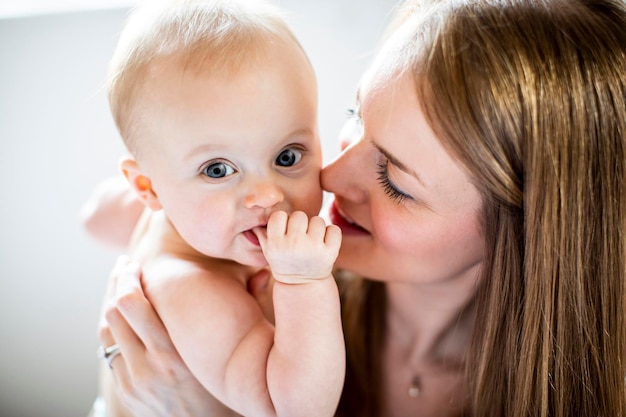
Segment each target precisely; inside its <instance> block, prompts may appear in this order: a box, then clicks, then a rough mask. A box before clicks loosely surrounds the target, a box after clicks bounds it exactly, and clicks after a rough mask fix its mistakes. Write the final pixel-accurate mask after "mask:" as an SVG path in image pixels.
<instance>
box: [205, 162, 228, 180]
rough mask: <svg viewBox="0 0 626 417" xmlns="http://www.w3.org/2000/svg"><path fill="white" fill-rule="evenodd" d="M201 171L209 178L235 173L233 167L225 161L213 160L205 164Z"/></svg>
mask: <svg viewBox="0 0 626 417" xmlns="http://www.w3.org/2000/svg"><path fill="white" fill-rule="evenodd" d="M202 173H203V174H204V175H206V176H207V177H210V178H224V177H227V176H229V175H232V174H234V173H235V169H234V168H233V167H232V166H230V165H228V164H227V163H225V162H215V163H212V164H209V165H207V166H206V167H205V168H204V169H203V170H202Z"/></svg>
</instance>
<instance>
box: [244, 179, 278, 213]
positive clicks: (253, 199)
mask: <svg viewBox="0 0 626 417" xmlns="http://www.w3.org/2000/svg"><path fill="white" fill-rule="evenodd" d="M284 198H285V196H284V194H283V192H282V190H281V189H280V187H278V186H277V185H276V184H274V183H273V182H270V181H263V182H257V183H255V184H254V186H253V187H252V188H251V190H250V192H249V193H248V195H247V196H246V197H245V202H244V205H245V207H246V208H254V207H261V208H269V207H273V206H275V205H276V204H278V203H280V202H282V201H283V200H284Z"/></svg>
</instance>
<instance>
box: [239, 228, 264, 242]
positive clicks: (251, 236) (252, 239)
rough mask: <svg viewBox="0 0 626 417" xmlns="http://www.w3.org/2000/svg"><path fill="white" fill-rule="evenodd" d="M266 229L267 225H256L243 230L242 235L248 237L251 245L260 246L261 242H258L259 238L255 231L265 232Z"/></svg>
mask: <svg viewBox="0 0 626 417" xmlns="http://www.w3.org/2000/svg"><path fill="white" fill-rule="evenodd" d="M266 229H267V226H257V227H254V228H252V229H248V230H246V231H245V232H243V235H244V236H245V237H246V239H248V240H249V241H250V242H251V243H252V244H253V245H255V246H261V244H260V243H259V238H258V236H257V233H265V231H266Z"/></svg>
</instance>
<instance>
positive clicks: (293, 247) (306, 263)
mask: <svg viewBox="0 0 626 417" xmlns="http://www.w3.org/2000/svg"><path fill="white" fill-rule="evenodd" d="M256 235H257V237H258V238H259V242H260V243H261V248H262V249H263V253H264V255H265V258H266V259H267V262H268V263H269V265H270V268H271V269H272V275H274V278H275V279H276V280H277V281H280V282H283V283H286V284H301V283H305V282H307V281H310V280H315V279H322V278H326V277H328V276H329V275H330V274H331V271H332V269H333V264H334V262H335V259H336V258H337V255H338V254H339V246H340V245H341V229H339V227H337V226H335V225H330V226H326V223H325V222H324V220H323V219H322V218H321V217H318V216H315V217H311V219H309V218H308V217H307V215H306V214H305V213H303V212H301V211H295V212H293V213H291V215H288V214H287V213H285V212H284V211H277V212H274V213H272V215H271V216H270V218H269V220H268V222H267V233H266V234H264V233H260V232H259V231H257V233H256Z"/></svg>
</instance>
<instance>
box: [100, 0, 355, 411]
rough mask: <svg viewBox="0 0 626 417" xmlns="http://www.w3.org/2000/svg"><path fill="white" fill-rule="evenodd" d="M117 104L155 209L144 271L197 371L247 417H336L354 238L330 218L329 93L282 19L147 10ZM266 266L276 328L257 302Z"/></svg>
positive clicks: (136, 178)
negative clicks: (344, 274)
mask: <svg viewBox="0 0 626 417" xmlns="http://www.w3.org/2000/svg"><path fill="white" fill-rule="evenodd" d="M109 101H110V104H111V111H112V113H113V116H114V119H115V122H116V124H117V127H118V129H119V132H120V134H121V136H122V138H123V140H124V143H125V145H126V147H127V149H128V151H129V153H130V154H131V156H129V157H125V158H124V159H123V160H122V162H121V168H122V171H123V173H124V175H125V176H126V178H127V179H128V182H129V184H130V186H131V187H132V188H133V189H134V190H135V191H136V193H137V195H138V197H139V199H140V200H141V201H142V202H143V203H144V204H145V206H146V207H147V208H148V210H146V212H145V213H144V215H143V216H142V218H141V220H140V222H139V224H138V225H137V227H136V229H135V232H134V234H133V237H132V240H131V249H130V251H131V258H132V259H135V260H137V261H138V262H140V264H141V265H142V270H143V284H144V287H145V288H144V289H145V292H146V294H147V296H148V298H149V300H150V302H151V303H152V304H153V305H154V307H155V309H156V310H157V312H158V314H159V316H160V317H161V320H162V321H163V323H164V324H165V326H166V328H167V330H168V332H169V334H170V336H171V338H172V341H173V342H174V344H175V346H176V348H177V350H178V351H179V353H180V355H181V357H182V358H183V360H184V361H185V362H186V364H187V365H188V367H189V368H190V370H191V371H192V372H193V374H194V375H195V376H196V378H197V379H198V380H199V381H200V382H201V383H202V384H203V385H204V387H205V388H206V389H207V390H208V391H209V392H210V393H211V394H213V395H214V396H215V397H216V398H217V399H218V400H219V401H221V402H223V403H224V404H226V405H227V406H228V407H230V408H231V409H233V410H235V411H236V412H237V413H240V414H243V415H246V416H273V415H280V416H295V415H298V416H307V415H313V414H312V411H309V410H313V409H314V410H317V411H318V410H319V409H320V404H324V405H325V409H326V410H327V413H325V414H326V415H328V416H331V415H333V414H334V411H335V408H336V406H337V403H338V401H339V397H338V395H337V394H336V393H339V392H341V386H342V384H343V379H344V369H345V363H344V362H345V358H344V356H345V353H344V343H343V334H342V328H341V320H340V311H339V297H338V291H337V286H336V284H335V280H334V278H333V276H332V273H331V271H332V267H333V263H334V260H335V258H336V256H337V254H338V251H339V246H340V243H341V232H340V230H339V229H338V228H337V227H336V226H332V225H330V226H326V224H325V222H324V220H322V218H320V217H318V216H317V213H318V211H319V209H320V206H321V202H322V189H321V186H320V182H319V174H320V169H321V163H322V162H321V159H322V154H321V148H320V141H319V137H318V128H317V92H316V80H315V75H314V72H313V69H312V67H311V65H310V62H309V60H308V58H307V56H306V54H305V53H304V51H303V50H302V48H301V46H300V45H299V43H298V41H297V40H296V38H295V36H294V35H293V34H292V32H291V31H290V29H289V28H288V26H287V25H286V23H285V22H284V20H283V18H282V16H281V14H280V12H279V11H278V10H277V9H276V8H275V7H274V6H271V5H268V4H265V3H262V2H259V1H243V0H241V1H239V0H237V1H233V0H223V1H222V0H215V1H213V0H196V1H193V0H190V1H182V0H181V1H169V2H147V3H146V5H144V6H140V7H138V8H136V9H135V11H134V12H133V14H132V15H131V17H130V19H129V21H128V23H127V25H126V27H125V29H124V31H123V33H122V35H121V37H120V41H119V44H118V47H117V49H116V52H115V54H114V57H113V60H112V62H111V69H110V80H109ZM268 265H269V268H270V270H271V274H272V275H273V277H274V281H275V283H274V287H273V303H274V317H275V325H274V324H272V323H271V322H270V321H269V320H268V319H266V318H265V317H264V315H263V313H262V311H261V308H260V306H259V304H258V303H257V302H256V301H255V299H254V298H253V297H252V296H251V295H250V294H249V293H248V292H247V291H246V288H247V284H248V282H249V281H250V279H252V278H253V277H255V276H258V275H259V274H267V273H268V272H267V266H268ZM309 405H311V407H309ZM313 405H314V407H313ZM319 416H320V414H319V412H316V413H315V417H319Z"/></svg>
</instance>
